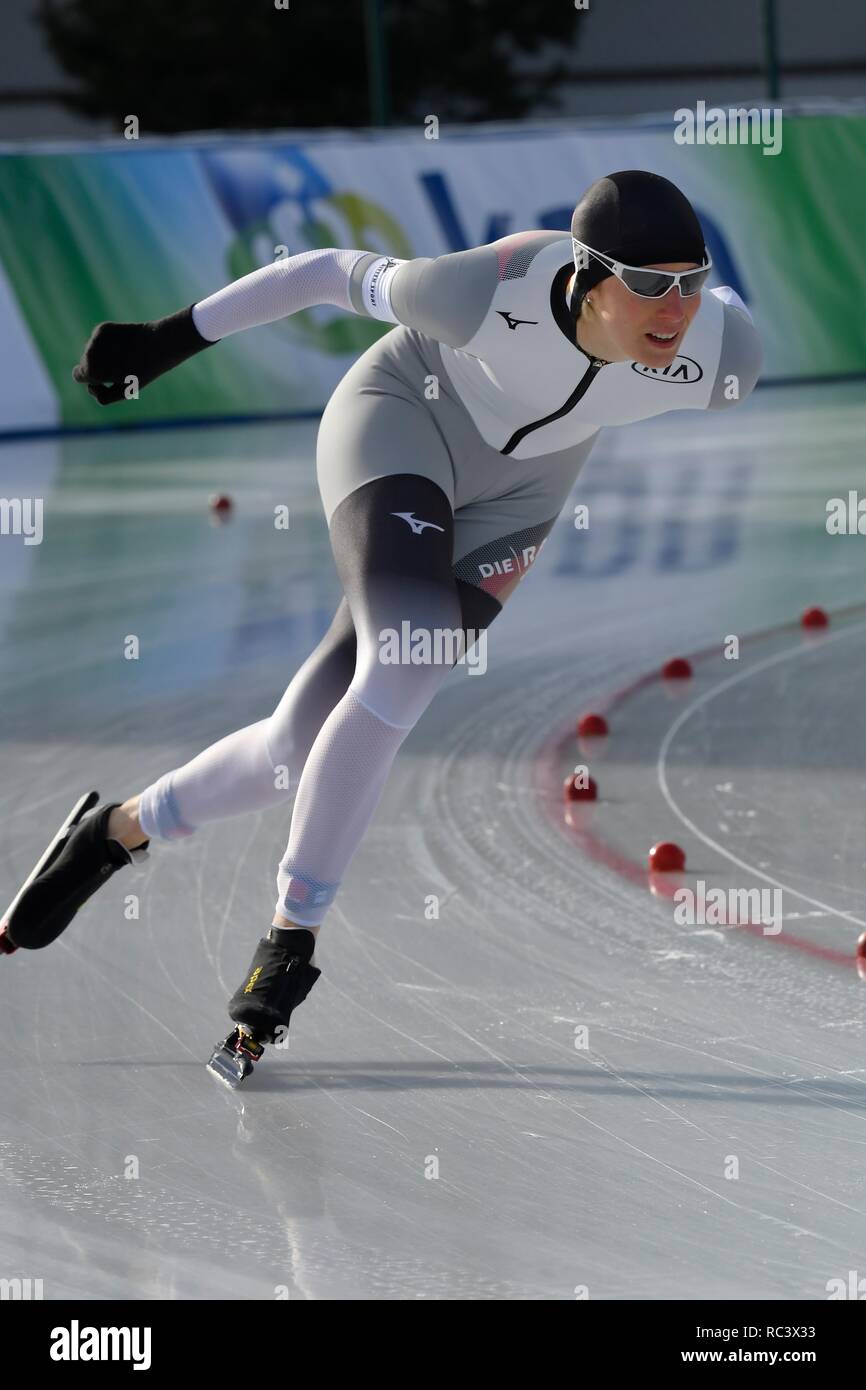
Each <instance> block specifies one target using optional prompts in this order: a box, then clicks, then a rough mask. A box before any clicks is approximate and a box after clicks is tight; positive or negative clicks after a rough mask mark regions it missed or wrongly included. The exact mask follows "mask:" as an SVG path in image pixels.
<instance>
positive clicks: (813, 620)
mask: <svg viewBox="0 0 866 1390" xmlns="http://www.w3.org/2000/svg"><path fill="white" fill-rule="evenodd" d="M800 626H801V627H808V628H815V627H829V626H830V619H829V618H828V617H827V614H826V613H825V612H824V609H823V608H807V609H806V611H805V613H804V614H803V616H802V617H801V618H800Z"/></svg>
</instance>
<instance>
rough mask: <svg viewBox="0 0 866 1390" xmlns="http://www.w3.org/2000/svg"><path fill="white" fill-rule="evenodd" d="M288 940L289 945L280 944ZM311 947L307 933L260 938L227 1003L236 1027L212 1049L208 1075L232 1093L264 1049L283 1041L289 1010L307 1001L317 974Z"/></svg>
mask: <svg viewBox="0 0 866 1390" xmlns="http://www.w3.org/2000/svg"><path fill="white" fill-rule="evenodd" d="M287 936H289V937H290V938H291V940H292V942H293V943H294V944H293V945H292V946H287V945H284V944H283V943H284V941H285V938H286V937H287ZM315 945H316V938H315V937H314V935H313V933H312V932H311V931H300V930H298V931H293V932H284V931H283V930H282V929H281V928H277V927H272V928H271V930H270V931H269V932H268V934H267V936H264V937H262V939H261V941H260V942H259V944H258V946H257V947H256V953H255V955H254V956H253V960H252V964H251V965H250V968H249V970H248V971H247V975H246V979H245V981H244V983H243V984H242V985H241V987H240V989H238V990H237V991H236V993H235V994H233V995H232V997H231V999H230V1000H229V1018H232V1019H234V1021H235V1023H236V1024H237V1025H238V1026H237V1028H233V1029H232V1031H231V1032H230V1033H229V1035H228V1037H227V1038H226V1039H225V1041H224V1042H222V1043H220V1044H219V1046H218V1047H217V1048H216V1049H215V1051H214V1054H213V1056H212V1057H211V1059H210V1061H209V1062H208V1064H207V1065H208V1071H210V1072H212V1073H213V1075H214V1076H216V1077H217V1078H218V1080H220V1081H223V1082H224V1083H225V1084H226V1086H231V1087H232V1088H234V1087H236V1086H239V1085H240V1083H241V1082H242V1081H243V1080H244V1078H245V1077H247V1076H249V1075H250V1073H251V1071H252V1069H253V1064H254V1063H255V1062H258V1061H259V1059H260V1058H261V1057H262V1056H263V1054H264V1050H265V1049H264V1044H265V1043H273V1042H282V1039H283V1036H284V1034H285V1033H286V1032H287V1030H288V1027H289V1018H290V1017H291V1013H292V1010H293V1009H294V1008H296V1007H297V1006H298V1004H300V1003H301V1001H302V1000H304V999H306V997H307V995H308V994H309V992H310V990H311V989H312V988H313V985H314V984H315V983H316V981H317V980H318V978H319V976H320V975H321V973H322V972H321V970H317V968H316V967H315V965H310V956H311V955H312V954H313V949H314V947H315Z"/></svg>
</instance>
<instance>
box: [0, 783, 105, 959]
mask: <svg viewBox="0 0 866 1390" xmlns="http://www.w3.org/2000/svg"><path fill="white" fill-rule="evenodd" d="M98 801H99V792H85V794H84V796H81V797H79V799H78V801H76V803H75V805H74V806H73V808H72V810H71V811H70V812H69V815H68V816H67V817H66V820H65V821H64V822H63V824H62V825H61V827H60V829H59V830H58V832H57V834H56V835H55V836H54V839H53V840H52V841H51V843H50V844H49V845H48V847H47V849H45V850H44V851H43V853H42V854H41V856H40V858H39V860H38V861H37V863H36V864H35V865H34V867H33V868H32V869H31V870H30V873H29V874H28V875H27V877H26V879H25V880H24V882H23V883H22V885H21V887H20V888H19V889H18V892H17V893H16V894H15V897H14V898H13V899H12V901H11V903H10V904H9V906H8V907H7V909H6V911H5V912H4V913H3V915H2V917H0V956H3V955H6V956H11V955H12V952H13V951H17V950H18V947H17V946H14V945H13V944H12V942H11V941H10V939H9V935H8V933H7V930H6V929H7V927H8V925H9V919H10V917H11V916H12V913H13V912H14V911H15V908H16V907H17V906H18V903H19V901H20V900H21V898H22V897H23V896H24V893H25V892H26V890H27V889H28V888H29V887H30V885H31V883H32V882H33V880H34V878H38V876H39V875H40V874H41V873H42V871H43V869H47V868H49V867H50V865H51V864H53V863H54V860H55V859H56V858H57V856H58V855H59V854H60V853H61V851H62V849H63V846H64V845H65V844H66V841H67V840H68V838H69V836H70V835H71V833H72V831H73V830H74V829H75V827H76V825H78V822H79V821H80V820H81V818H82V816H83V815H85V814H86V812H87V811H89V810H90V809H91V808H92V807H93V806H95V805H96V804H97V802H98Z"/></svg>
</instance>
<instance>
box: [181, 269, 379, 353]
mask: <svg viewBox="0 0 866 1390" xmlns="http://www.w3.org/2000/svg"><path fill="white" fill-rule="evenodd" d="M362 256H367V257H369V256H370V252H369V251H344V250H340V249H338V248H336V247H333V246H331V247H327V248H325V249H323V250H319V251H302V252H301V253H300V254H299V255H297V256H286V257H284V258H283V259H282V260H279V261H274V262H273V264H272V265H266V266H262V268H261V270H254V271H252V272H251V273H250V274H249V275H244V276H243V277H242V278H241V279H240V280H235V281H234V282H233V283H232V284H231V285H226V286H225V288H224V289H221V290H217V292H216V294H211V295H209V296H208V297H207V299H202V300H200V301H199V303H198V304H194V305H193V309H192V319H193V323H194V324H195V326H196V328H197V329H198V331H199V333H200V334H201V335H202V337H203V338H207V339H208V340H209V341H210V342H212V343H215V342H216V341H217V340H218V339H219V338H227V337H228V336H229V334H230V333H239V332H240V331H241V329H243V328H255V327H256V326H257V325H258V324H260V323H273V322H274V320H275V319H282V318H285V317H286V315H287V314H296V313H297V312H298V310H299V309H310V308H312V307H313V305H315V304H335V305H336V306H337V308H338V309H345V310H346V311H347V312H348V313H352V314H354V313H357V310H356V309H355V306H354V305H353V304H352V301H351V298H350V296H349V284H350V278H351V274H352V269H353V267H354V266H355V265H357V263H358V261H359V259H360V258H361V257H362Z"/></svg>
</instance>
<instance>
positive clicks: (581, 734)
mask: <svg viewBox="0 0 866 1390" xmlns="http://www.w3.org/2000/svg"><path fill="white" fill-rule="evenodd" d="M606 733H607V720H606V719H605V717H604V715H603V714H584V715H582V716H581V718H580V719H578V721H577V736H578V738H595V737H596V736H600V735H602V734H606Z"/></svg>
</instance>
